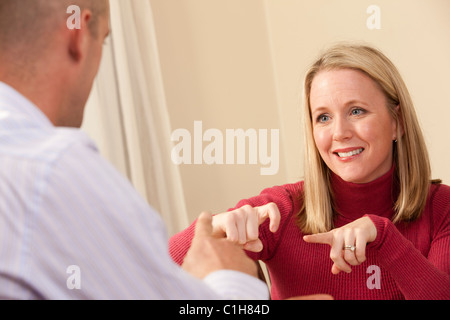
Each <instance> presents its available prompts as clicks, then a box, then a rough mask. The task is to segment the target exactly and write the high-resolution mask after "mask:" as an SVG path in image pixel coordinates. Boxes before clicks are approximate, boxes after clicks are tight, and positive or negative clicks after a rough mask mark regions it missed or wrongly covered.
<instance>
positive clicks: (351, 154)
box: [335, 148, 364, 158]
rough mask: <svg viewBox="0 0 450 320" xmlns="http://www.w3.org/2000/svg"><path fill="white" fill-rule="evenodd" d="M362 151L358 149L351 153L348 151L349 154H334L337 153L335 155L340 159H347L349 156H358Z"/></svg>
mask: <svg viewBox="0 0 450 320" xmlns="http://www.w3.org/2000/svg"><path fill="white" fill-rule="evenodd" d="M363 151H364V148H359V149H356V150H353V151H349V152H335V153H337V155H338V156H339V157H340V158H347V157H351V156H355V155H357V154H360V153H361V152H363Z"/></svg>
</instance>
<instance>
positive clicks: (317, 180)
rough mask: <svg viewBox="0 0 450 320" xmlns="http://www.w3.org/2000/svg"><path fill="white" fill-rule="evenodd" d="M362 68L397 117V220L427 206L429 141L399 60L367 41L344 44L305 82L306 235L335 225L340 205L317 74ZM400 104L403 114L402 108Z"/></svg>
mask: <svg viewBox="0 0 450 320" xmlns="http://www.w3.org/2000/svg"><path fill="white" fill-rule="evenodd" d="M336 69H353V70H359V71H361V72H363V73H365V74H366V75H368V76H369V77H370V78H372V79H373V80H374V81H375V83H377V84H378V85H379V87H380V88H381V90H382V91H383V93H384V95H385V97H386V101H387V108H388V109H389V111H390V114H391V115H392V117H393V119H395V121H397V137H398V138H397V143H395V144H394V146H393V148H394V152H393V158H394V162H395V167H396V173H395V174H396V179H397V180H398V182H399V187H400V193H399V195H398V198H397V200H396V202H395V205H394V208H393V209H394V212H395V214H394V216H393V218H392V220H393V222H394V223H396V222H399V221H413V220H415V219H417V218H418V217H419V216H420V214H421V213H422V211H423V210H424V208H425V204H426V200H427V195H428V189H429V185H430V177H431V168H430V162H429V158H428V151H427V147H426V145H425V140H424V138H423V135H422V131H421V129H420V126H419V122H418V120H417V115H416V112H415V110H414V105H413V102H412V99H411V96H410V94H409V92H408V89H407V88H406V85H405V83H404V82H403V80H402V77H401V76H400V73H399V72H398V70H397V68H396V67H395V66H394V65H393V63H392V62H391V61H390V60H389V59H388V58H387V57H386V56H385V55H384V54H383V53H381V52H380V51H379V50H377V49H375V48H372V47H370V46H367V45H357V44H338V45H335V46H333V47H331V48H330V49H328V50H327V51H326V52H325V53H323V54H322V55H321V56H320V58H319V59H318V60H317V61H316V62H315V63H314V64H313V65H312V66H311V68H310V69H309V70H308V72H307V74H306V77H305V83H304V100H305V101H304V114H303V121H304V128H305V146H306V151H305V180H304V192H303V208H302V209H301V210H300V212H299V213H298V222H299V226H300V228H301V229H302V231H303V232H304V233H318V232H326V231H330V230H331V229H333V218H334V212H335V210H334V203H333V193H332V189H331V183H330V169H329V168H328V167H327V165H326V164H325V162H324V161H323V160H322V158H321V156H320V154H319V151H318V149H317V147H316V145H315V141H314V137H313V127H312V117H311V112H310V110H311V106H310V91H311V85H312V82H313V79H314V77H315V76H316V75H317V74H318V73H319V72H321V71H324V70H325V71H326V70H336ZM397 106H399V111H398V112H397V110H396V107H397Z"/></svg>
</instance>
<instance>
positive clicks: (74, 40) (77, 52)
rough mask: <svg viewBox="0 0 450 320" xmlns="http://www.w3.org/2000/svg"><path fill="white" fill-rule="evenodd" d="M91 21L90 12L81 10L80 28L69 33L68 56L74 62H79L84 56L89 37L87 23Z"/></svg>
mask: <svg viewBox="0 0 450 320" xmlns="http://www.w3.org/2000/svg"><path fill="white" fill-rule="evenodd" d="M91 19H92V13H91V11H90V10H83V11H82V12H81V16H80V20H81V21H80V28H74V29H71V30H68V31H69V55H70V57H71V58H72V59H73V61H74V62H79V61H80V60H81V59H82V58H83V57H84V56H85V55H86V49H87V48H88V40H89V37H90V36H91V35H90V30H89V22H90V20H91Z"/></svg>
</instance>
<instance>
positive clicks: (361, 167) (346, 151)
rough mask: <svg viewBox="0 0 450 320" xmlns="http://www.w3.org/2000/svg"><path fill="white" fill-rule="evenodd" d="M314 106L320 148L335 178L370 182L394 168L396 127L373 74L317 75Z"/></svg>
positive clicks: (342, 72) (348, 71) (336, 72)
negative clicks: (393, 142) (393, 143)
mask: <svg viewBox="0 0 450 320" xmlns="http://www.w3.org/2000/svg"><path fill="white" fill-rule="evenodd" d="M310 105H311V115H312V122H313V133H314V140H315V142H316V146H317V148H318V150H319V153H320V155H321V157H322V159H323V160H324V161H325V163H326V165H327V166H328V168H330V169H331V170H332V171H333V172H334V173H335V174H337V175H338V176H340V177H341V178H342V179H343V180H345V181H348V182H354V183H367V182H370V181H373V180H375V179H377V178H379V177H380V176H382V175H383V174H385V173H386V172H388V171H389V170H390V169H391V167H392V157H393V145H392V141H393V140H396V139H397V123H396V121H395V120H394V119H393V117H392V116H391V114H390V113H389V111H388V108H387V106H386V98H385V96H384V94H383V92H382V91H381V89H380V88H379V87H378V86H377V84H376V83H375V82H374V81H373V80H372V79H371V78H370V77H369V76H367V75H365V74H364V73H362V72H360V71H356V70H351V69H340V70H332V71H322V72H319V73H318V74H317V75H316V76H315V78H314V79H313V82H312V86H311V92H310Z"/></svg>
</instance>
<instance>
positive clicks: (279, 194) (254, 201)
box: [169, 183, 301, 264]
mask: <svg viewBox="0 0 450 320" xmlns="http://www.w3.org/2000/svg"><path fill="white" fill-rule="evenodd" d="M300 188H301V183H296V184H288V185H284V186H277V187H273V188H268V189H265V190H263V191H262V192H261V194H260V195H259V196H256V197H252V198H250V199H245V200H241V201H239V202H238V204H237V205H236V207H235V208H232V209H230V210H229V211H228V212H227V213H224V214H219V215H222V217H224V216H225V215H227V214H230V213H231V214H233V213H237V214H238V215H242V214H244V215H245V214H246V212H252V210H251V209H252V208H255V209H256V208H261V207H262V208H264V207H266V206H267V207H270V205H269V204H270V203H273V204H275V205H276V210H275V208H273V209H272V210H271V211H272V213H271V214H270V215H268V217H269V219H268V220H266V222H264V224H263V225H262V226H261V227H260V228H259V230H258V238H259V239H260V240H261V244H262V246H263V249H262V250H261V252H251V253H249V256H251V257H252V258H253V259H255V260H259V259H261V260H263V259H264V257H265V256H268V255H269V252H268V251H269V247H270V243H272V242H273V241H276V238H278V237H277V235H278V234H279V232H276V234H274V233H273V232H275V231H277V230H279V229H280V226H281V225H282V224H283V223H284V222H285V221H286V220H287V219H285V218H283V217H287V216H289V215H290V214H291V213H292V212H296V210H297V211H298V210H299V209H300V203H299V201H295V200H296V199H297V198H298V195H299V194H300V191H301V190H300ZM240 208H243V211H244V212H242V211H240V212H239V210H238V209H240ZM255 211H257V210H255ZM275 211H278V212H279V218H277V217H276V216H277V214H276V212H275ZM219 215H217V216H219ZM213 219H214V218H213ZM265 219H267V217H265V218H264V217H263V219H262V220H260V221H258V225H259V224H261V223H262V222H263V221H264V220H265ZM244 220H245V219H244ZM280 220H281V222H280ZM245 221H246V220H245ZM269 222H270V223H269ZM221 223H225V222H221ZM213 224H214V221H213ZM225 229H226V228H225ZM244 229H246V225H245V226H244ZM194 230H195V221H194V223H193V224H192V225H190V226H189V227H188V228H187V229H185V230H183V231H181V232H180V233H178V234H176V235H174V236H173V237H172V238H171V239H170V241H169V251H170V254H171V256H172V259H173V260H174V261H175V262H176V263H178V264H182V263H183V259H184V256H185V255H186V253H187V251H188V250H189V247H190V244H191V241H192V237H193V235H194ZM222 231H224V229H222ZM252 238H253V237H252Z"/></svg>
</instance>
